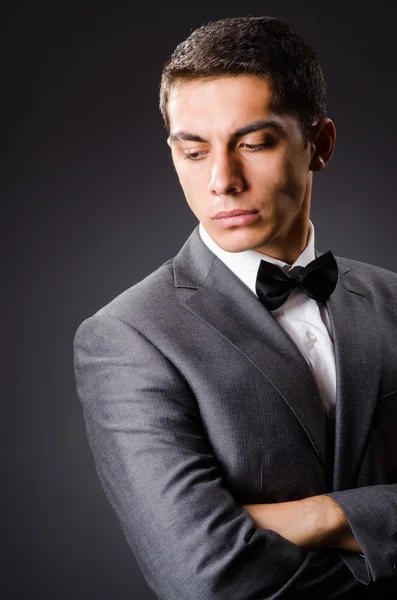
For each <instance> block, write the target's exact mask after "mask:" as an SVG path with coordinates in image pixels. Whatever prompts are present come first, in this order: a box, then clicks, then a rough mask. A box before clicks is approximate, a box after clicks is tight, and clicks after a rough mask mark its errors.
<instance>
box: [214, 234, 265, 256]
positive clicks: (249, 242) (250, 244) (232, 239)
mask: <svg viewBox="0 0 397 600" xmlns="http://www.w3.org/2000/svg"><path fill="white" fill-rule="evenodd" d="M217 238H218V239H216V238H214V239H215V242H216V243H217V244H218V246H219V247H220V248H222V250H225V251H226V252H244V250H255V248H259V247H261V246H263V241H262V240H261V239H260V240H259V239H256V238H255V237H254V236H248V235H247V236H244V235H239V236H238V235H237V236H233V235H230V234H229V235H224V236H217Z"/></svg>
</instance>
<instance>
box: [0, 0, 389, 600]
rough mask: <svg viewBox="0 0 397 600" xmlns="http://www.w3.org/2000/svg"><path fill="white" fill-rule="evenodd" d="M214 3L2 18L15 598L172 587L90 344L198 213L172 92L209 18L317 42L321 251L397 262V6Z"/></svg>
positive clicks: (19, 11) (59, 9)
mask: <svg viewBox="0 0 397 600" xmlns="http://www.w3.org/2000/svg"><path fill="white" fill-rule="evenodd" d="M211 4H212V5H213V6H216V7H217V8H216V9H215V8H209V7H208V6H207V7H206V6H205V5H203V4H202V3H184V4H181V5H177V4H172V3H171V4H169V5H168V6H167V7H164V8H163V9H161V8H160V9H157V8H156V7H154V6H152V5H149V4H147V5H146V6H145V7H144V8H142V7H140V8H139V7H138V8H136V7H135V8H134V7H133V5H132V3H127V2H126V3H117V2H116V3H114V2H113V3H110V2H109V3H108V4H107V5H101V8H100V7H99V5H98V4H96V5H94V4H92V5H90V7H88V5H85V4H84V3H82V2H79V3H76V4H73V3H71V2H68V3H66V2H64V3H62V2H52V3H48V4H47V5H46V4H44V3H40V2H35V3H33V2H32V3H25V5H24V4H23V3H14V6H13V7H12V8H11V7H9V8H8V11H7V14H4V13H3V14H2V19H1V22H2V28H3V29H4V31H3V33H2V38H1V39H2V41H3V44H4V43H5V44H6V50H5V53H4V52H3V58H4V57H5V58H6V60H5V67H4V68H3V69H2V84H3V85H4V84H5V85H4V88H3V92H2V102H4V101H5V103H6V104H5V107H4V108H3V111H2V117H3V119H2V123H3V125H2V134H1V142H2V147H3V153H2V156H3V159H2V161H1V171H2V173H1V182H2V183H1V185H2V187H3V193H2V198H3V199H4V201H3V203H2V205H3V215H4V217H3V220H2V223H3V225H2V236H1V239H2V241H3V242H4V244H5V247H4V250H3V251H2V253H1V259H2V279H3V281H4V282H5V285H4V287H3V293H2V294H1V300H2V314H3V315H4V317H5V319H4V326H3V349H4V352H3V360H2V364H3V365H4V366H5V370H4V374H5V377H3V379H4V380H5V392H4V394H3V397H2V406H3V408H4V416H3V417H2V419H1V421H0V427H1V441H2V458H3V459H4V466H3V467H2V470H1V474H2V492H1V498H2V504H3V508H2V512H1V515H2V517H3V523H2V526H1V548H2V554H3V556H2V560H1V567H0V572H1V579H0V582H1V583H0V596H1V597H3V598H7V600H11V599H14V598H15V599H22V598H29V599H30V600H31V599H35V598H40V599H43V600H46V599H49V600H50V599H51V600H69V599H70V600H72V599H73V600H80V599H81V600H83V599H84V600H127V599H129V600H132V599H137V600H146V599H147V600H149V599H153V598H154V595H153V593H152V592H151V591H150V590H149V589H148V587H147V585H146V583H145V581H144V579H143V577H142V575H141V573H140V571H139V569H138V567H137V565H136V562H135V559H134V558H133V555H132V554H131V552H130V550H129V548H128V546H127V544H126V542H125V540H124V537H123V534H122V532H121V529H120V527H119V525H118V522H117V520H116V518H115V516H114V514H113V512H112V510H111V508H110V505H108V502H107V500H106V498H105V496H104V493H103V492H102V489H101V487H100V484H99V482H98V479H97V476H96V473H95V468H94V464H93V459H92V457H91V453H90V450H89V447H88V443H87V441H86V437H85V430H84V423H83V415H82V410H81V407H80V404H79V402H78V399H77V397H76V392H75V382H74V374H73V364H72V342H73V336H74V333H75V330H76V329H77V326H78V325H79V323H80V322H81V321H82V320H83V319H84V318H86V317H88V316H89V315H91V314H93V313H94V312H95V311H96V310H98V309H99V308H100V307H101V306H103V305H104V304H106V303H108V302H109V301H110V300H111V299H112V298H114V297H115V296H116V295H118V294H119V293H120V292H122V291H123V290H124V289H126V288H127V287H129V286H131V285H133V284H134V283H136V282H137V281H139V280H140V279H142V278H143V277H144V276H146V275H147V274H149V273H150V272H151V271H153V270H154V269H155V268H156V267H157V266H159V265H160V264H161V263H162V262H164V261H165V260H166V259H168V258H170V257H172V256H173V255H174V254H175V253H176V252H177V251H178V250H179V248H180V246H181V245H182V244H183V242H184V241H185V239H186V238H187V237H188V235H189V234H190V232H191V230H192V229H193V228H194V226H195V225H196V224H197V221H196V219H195V217H194V215H193V214H192V213H191V212H190V209H189V208H188V206H187V204H186V203H185V200H184V198H183V194H182V190H181V189H180V187H179V183H178V181H177V178H176V175H175V173H174V171H173V167H172V163H171V159H170V155H169V149H168V146H167V145H166V132H165V129H164V128H163V123H162V120H161V115H160V112H159V110H158V97H157V96H158V83H159V78H160V72H161V68H162V65H163V63H164V62H165V60H166V59H167V57H168V55H169V53H170V52H171V51H172V50H173V49H174V47H175V46H176V44H177V43H179V42H180V41H182V40H183V39H184V38H185V37H186V36H187V35H188V34H189V33H190V31H191V30H192V29H194V28H196V27H198V26H199V25H201V24H203V23H205V22H207V21H209V20H215V19H218V18H222V17H225V16H232V15H244V14H245V15H247V14H252V15H259V14H269V15H274V16H279V17H281V18H284V19H285V20H287V22H289V23H290V25H292V26H293V27H294V28H296V29H297V30H298V31H300V33H301V34H302V35H303V36H304V37H305V39H307V41H309V42H310V43H311V44H313V46H314V48H315V49H316V51H317V54H318V56H319V58H320V60H321V62H322V65H323V68H324V71H325V75H326V79H327V81H328V86H329V91H328V116H330V117H331V118H332V119H333V120H334V122H335V124H336V128H337V143H336V153H335V155H334V156H333V158H332V160H331V162H330V164H329V165H328V166H327V168H326V170H325V171H324V172H323V173H319V174H315V176H314V187H313V200H312V220H313V222H314V224H315V227H316V247H317V249H319V250H321V251H326V250H328V249H332V250H333V252H334V253H335V254H337V255H340V256H347V257H350V258H354V259H359V260H363V261H365V262H370V263H373V264H377V265H380V266H383V267H386V268H388V269H391V270H395V271H397V240H396V226H395V219H396V216H397V209H396V194H395V177H396V145H395V143H396V134H397V126H396V120H395V116H396V115H395V106H396V103H397V86H396V82H395V67H396V55H397V51H396V48H395V43H396V34H395V31H396V17H395V14H394V12H393V10H394V9H393V8H392V7H393V5H394V2H388V3H386V2H377V3H376V4H375V5H374V6H373V7H372V8H371V10H366V9H365V8H363V7H362V6H361V8H360V9H358V8H357V9H356V11H355V10H353V9H352V8H350V7H349V5H348V3H347V2H341V3H336V4H335V3H333V4H332V5H328V6H327V8H326V9H324V7H323V6H322V3H319V2H318V1H316V2H314V1H312V2H305V3H304V9H303V8H302V4H301V3H299V2H293V1H292V0H291V1H289V2H286V1H282V0H280V1H277V2H264V3H259V2H250V1H247V2H244V3H242V4H240V3H237V2H232V1H230V2H219V3H211ZM352 4H353V3H352ZM357 6H359V5H358V3H357ZM159 11H160V12H159ZM161 11H163V12H161ZM176 600H177V599H176Z"/></svg>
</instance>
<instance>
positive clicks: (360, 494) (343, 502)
mask: <svg viewBox="0 0 397 600" xmlns="http://www.w3.org/2000/svg"><path fill="white" fill-rule="evenodd" d="M327 495H328V496H331V498H333V499H334V500H336V502H338V504H339V505H340V507H341V508H342V510H343V512H344V513H345V515H346V518H347V520H348V521H349V525H350V528H351V530H352V532H353V534H354V537H355V538H356V540H357V542H358V543H359V545H360V547H361V549H362V551H363V554H364V558H365V566H366V568H365V572H366V573H367V574H368V575H367V577H366V578H362V577H360V579H361V580H362V581H364V582H365V583H370V582H371V581H377V580H379V579H382V578H394V580H395V581H396V589H397V484H389V485H372V486H366V487H359V488H355V489H350V490H343V491H339V492H332V493H329V494H327ZM341 556H342V557H343V560H344V561H345V563H346V565H347V566H348V567H349V568H350V569H351V571H352V572H353V573H354V574H355V575H356V576H359V574H360V575H361V576H362V575H363V574H364V571H363V569H362V566H361V565H360V560H359V557H358V556H357V555H352V554H351V553H345V554H344V555H343V554H342V555H341Z"/></svg>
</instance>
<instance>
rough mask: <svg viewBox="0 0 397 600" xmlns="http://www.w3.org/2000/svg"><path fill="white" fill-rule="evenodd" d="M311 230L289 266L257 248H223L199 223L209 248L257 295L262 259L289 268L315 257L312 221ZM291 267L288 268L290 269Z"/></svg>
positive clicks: (301, 264) (303, 263) (202, 236)
mask: <svg viewBox="0 0 397 600" xmlns="http://www.w3.org/2000/svg"><path fill="white" fill-rule="evenodd" d="M309 223H310V230H309V239H308V241H307V244H306V247H305V248H304V249H303V251H302V252H301V254H300V255H299V256H298V258H297V259H296V261H295V262H294V263H293V264H292V265H291V266H290V267H289V265H288V263H286V262H283V261H282V260H279V259H277V258H273V257H272V256H268V255H267V254H262V253H261V252H258V251H257V250H243V251H242V252H227V251H226V250H223V249H222V248H220V247H219V246H218V244H216V243H215V242H214V240H213V239H212V238H211V237H210V236H209V234H208V233H207V231H206V230H205V229H204V226H203V225H202V223H199V233H200V237H201V239H202V240H203V242H204V243H205V244H206V246H208V248H209V249H210V250H211V251H212V252H213V253H214V254H215V255H216V256H217V257H218V258H219V259H220V260H221V261H222V262H223V263H225V265H226V266H227V267H228V268H229V269H230V270H231V271H233V273H234V274H235V275H236V276H237V277H238V278H239V279H241V281H242V282H243V283H245V285H246V286H248V287H249V289H250V290H251V291H252V292H254V294H255V295H257V294H256V291H255V285H256V276H257V273H258V269H259V265H260V262H261V260H267V261H269V262H271V263H273V264H275V265H279V266H280V267H285V266H286V265H288V267H289V268H291V269H292V268H293V267H296V266H298V265H300V266H302V267H305V266H306V265H307V264H308V263H309V262H311V261H312V260H314V259H315V253H314V225H313V223H312V222H311V221H309ZM289 268H288V269H287V270H289Z"/></svg>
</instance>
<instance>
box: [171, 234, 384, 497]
mask: <svg viewBox="0 0 397 600" xmlns="http://www.w3.org/2000/svg"><path fill="white" fill-rule="evenodd" d="M315 255H316V257H317V256H320V255H321V252H318V251H315ZM335 258H336V261H337V263H338V269H339V277H338V283H337V286H336V289H335V291H334V292H333V294H332V295H331V297H330V298H329V299H328V301H327V308H328V313H329V318H330V323H331V328H332V334H333V339H334V346H335V359H336V377H337V385H336V415H335V423H336V425H335V455H334V469H333V472H334V475H333V489H334V490H339V489H346V488H348V487H350V486H354V481H355V478H356V476H357V472H358V467H359V464H360V458H361V455H362V453H363V450H364V446H365V442H366V440H367V436H368V433H369V430H370V425H371V419H372V415H373V411H374V407H375V403H376V398H377V391H378V386H379V377H380V348H379V340H378V338H377V336H376V333H375V332H376V327H374V323H373V319H374V314H375V311H374V310H373V307H372V300H371V298H370V297H368V295H366V293H365V292H364V286H363V284H362V282H360V279H359V277H357V276H355V273H354V261H349V260H347V259H343V258H339V257H335ZM173 268H174V283H175V286H176V287H179V288H191V289H192V290H194V291H193V292H192V294H190V295H189V296H188V297H187V298H185V299H184V300H183V301H182V302H181V304H182V306H184V307H185V308H186V309H187V310H190V311H191V312H192V313H194V314H195V315H197V316H198V317H199V318H200V319H202V320H204V321H205V322H206V323H208V325H209V326H210V327H212V328H214V329H215V330H216V331H218V332H219V334H220V335H222V336H223V337H224V338H225V339H226V340H227V341H228V342H229V343H231V344H233V345H234V346H235V347H236V348H237V349H238V350H239V351H240V353H241V355H242V357H244V358H245V360H249V361H250V362H251V363H252V364H253V365H254V366H255V367H256V368H257V369H259V371H260V372H261V373H262V374H263V376H264V377H266V379H268V381H269V382H270V383H271V384H272V385H273V386H274V388H275V389H276V390H277V391H278V393H279V394H280V396H281V397H282V398H283V399H284V401H285V402H287V404H288V405H289V407H290V409H291V411H292V412H293V414H294V415H295V417H296V418H297V419H298V420H299V421H300V423H301V425H302V427H303V429H304V430H305V431H306V434H307V436H308V439H309V440H310V442H311V443H312V445H313V447H314V449H315V451H316V453H317V455H318V457H319V460H320V461H321V462H322V464H323V466H324V469H326V467H327V463H328V461H329V456H328V449H329V446H328V442H327V428H328V422H327V416H326V413H325V409H324V407H323V404H322V401H321V398H320V395H319V392H318V388H317V386H316V383H315V380H314V377H313V374H312V372H311V370H310V367H309V366H308V364H307V362H306V360H305V358H304V357H303V355H302V354H301V352H300V350H299V349H298V348H297V347H296V345H295V343H294V342H293V340H292V339H291V337H290V336H289V335H288V333H287V332H286V331H285V330H284V328H283V327H282V326H281V325H280V324H279V323H278V321H277V319H275V318H274V317H273V315H272V314H271V312H270V311H268V310H267V309H266V308H265V307H264V306H263V305H262V304H261V302H260V301H259V299H258V298H257V297H256V296H255V295H254V294H252V292H251V291H250V290H249V289H248V288H247V287H246V285H245V284H244V283H242V281H241V280H240V279H239V278H238V277H236V275H234V273H232V271H230V269H228V268H227V267H226V266H225V265H224V263H223V262H222V261H221V260H220V259H219V258H217V257H216V256H215V255H214V254H213V253H212V252H211V250H209V248H208V247H207V246H206V245H205V244H204V242H203V241H202V239H201V237H200V234H199V232H198V226H197V227H196V228H195V229H194V230H193V232H192V234H191V235H190V237H189V238H188V240H187V241H186V242H185V244H184V245H183V247H182V248H181V250H180V252H179V253H178V255H177V256H176V257H175V258H174V260H173Z"/></svg>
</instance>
